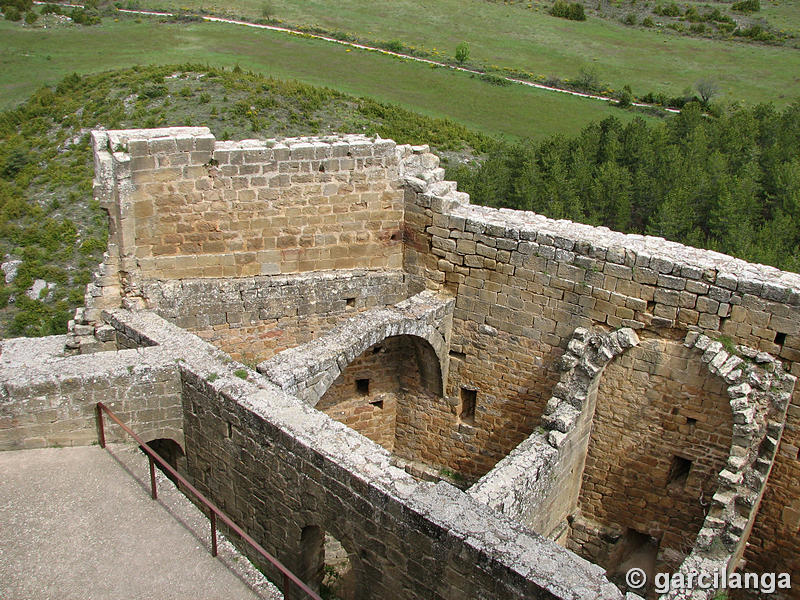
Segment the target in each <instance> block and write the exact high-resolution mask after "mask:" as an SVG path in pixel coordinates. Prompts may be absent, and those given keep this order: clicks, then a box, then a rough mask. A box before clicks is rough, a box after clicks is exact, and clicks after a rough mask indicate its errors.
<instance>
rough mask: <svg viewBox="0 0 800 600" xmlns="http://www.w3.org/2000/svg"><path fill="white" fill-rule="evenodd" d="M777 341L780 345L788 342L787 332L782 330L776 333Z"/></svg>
mask: <svg viewBox="0 0 800 600" xmlns="http://www.w3.org/2000/svg"><path fill="white" fill-rule="evenodd" d="M775 343H776V344H778V345H779V346H783V345H784V344H785V343H786V334H785V333H781V332H780V331H779V332H778V333H776V334H775Z"/></svg>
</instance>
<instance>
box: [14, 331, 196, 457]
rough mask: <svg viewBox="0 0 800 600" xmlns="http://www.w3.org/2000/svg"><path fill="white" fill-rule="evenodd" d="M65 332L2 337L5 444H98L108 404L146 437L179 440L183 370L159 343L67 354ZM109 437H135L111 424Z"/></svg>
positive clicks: (18, 447)
mask: <svg viewBox="0 0 800 600" xmlns="http://www.w3.org/2000/svg"><path fill="white" fill-rule="evenodd" d="M65 340H66V336H53V337H46V338H33V339H26V338H18V339H11V340H4V341H2V342H0V450H22V449H28V448H43V447H48V446H86V445H89V444H93V443H97V440H98V430H97V420H96V419H97V415H96V408H95V406H96V404H97V402H103V403H104V404H106V405H107V406H108V407H109V408H110V409H111V410H113V411H114V412H115V413H117V414H118V415H119V416H120V418H122V419H123V421H124V422H126V423H127V424H129V425H130V426H131V427H133V428H134V431H136V432H138V433H139V434H140V435H141V436H142V438H144V440H145V441H151V440H154V439H159V438H167V439H172V440H174V441H176V442H177V443H178V444H180V445H181V446H183V445H184V439H183V410H182V407H181V399H180V396H181V386H180V375H179V374H178V370H177V367H176V365H175V363H174V362H173V361H172V360H171V359H169V360H165V357H164V354H163V352H161V351H160V350H159V349H158V348H142V349H130V350H121V351H119V352H102V353H98V354H92V355H85V356H74V357H72V356H64V355H63V349H64V342H65ZM106 434H107V439H108V440H109V441H111V442H118V441H123V442H130V441H131V440H130V438H128V437H127V436H126V435H125V434H124V433H123V432H122V431H121V430H120V428H119V427H116V426H114V425H110V426H108V427H106Z"/></svg>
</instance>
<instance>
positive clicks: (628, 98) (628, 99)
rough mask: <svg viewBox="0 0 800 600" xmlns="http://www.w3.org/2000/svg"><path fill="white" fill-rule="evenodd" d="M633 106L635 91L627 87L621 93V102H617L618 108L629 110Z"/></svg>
mask: <svg viewBox="0 0 800 600" xmlns="http://www.w3.org/2000/svg"><path fill="white" fill-rule="evenodd" d="M631 104H633V91H632V90H631V86H629V85H626V86H625V87H623V88H622V91H621V92H620V93H619V101H618V102H617V106H619V107H620V108H627V107H629V106H630V105H631Z"/></svg>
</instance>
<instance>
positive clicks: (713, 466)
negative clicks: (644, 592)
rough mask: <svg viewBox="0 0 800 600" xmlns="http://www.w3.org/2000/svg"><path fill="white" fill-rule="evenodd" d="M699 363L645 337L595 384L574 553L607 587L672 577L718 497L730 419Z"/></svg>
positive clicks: (722, 394) (722, 392) (688, 353)
mask: <svg viewBox="0 0 800 600" xmlns="http://www.w3.org/2000/svg"><path fill="white" fill-rule="evenodd" d="M701 356H702V354H698V352H697V351H696V350H694V349H692V348H687V347H685V346H684V345H683V344H682V343H681V341H675V340H669V339H664V338H660V337H650V338H647V339H643V340H641V342H640V344H639V345H638V346H637V347H635V348H630V349H628V350H627V351H626V352H625V353H624V354H622V355H619V356H617V357H616V358H615V359H614V360H612V361H609V363H608V364H607V365H606V366H605V367H604V369H603V372H602V374H600V375H599V376H598V385H597V391H596V396H595V399H594V405H595V406H594V411H593V416H592V431H591V435H590V437H589V443H588V446H587V450H586V461H585V467H584V470H583V473H582V475H581V492H580V495H579V500H578V507H579V512H578V513H577V515H576V519H575V521H574V522H573V530H572V532H573V535H572V539H571V543H572V544H573V548H574V549H575V550H577V551H581V553H582V554H584V557H585V558H589V559H590V560H593V561H594V562H597V563H598V564H600V565H602V566H603V567H605V568H606V569H607V570H608V571H609V575H611V576H612V577H613V576H615V575H618V574H619V573H617V572H615V570H617V571H621V572H622V575H624V572H625V571H627V570H628V569H629V568H631V567H634V566H635V567H639V568H644V569H645V570H646V571H648V575H649V576H652V575H653V574H654V573H655V572H666V571H674V570H675V569H677V568H678V566H679V565H680V564H681V562H682V561H683V559H684V558H685V557H686V556H687V555H688V554H689V552H691V549H692V547H693V545H694V541H695V538H696V537H697V534H698V533H699V531H700V529H701V527H702V525H703V522H704V520H705V517H706V512H707V510H708V507H709V504H710V501H711V498H712V497H713V495H714V494H715V493H716V491H717V486H718V484H717V478H718V475H719V473H720V472H721V471H722V470H723V469H724V468H725V465H726V463H727V460H728V456H729V455H730V448H731V441H732V437H733V416H732V413H731V411H730V408H729V406H728V396H727V393H726V387H727V386H726V384H725V381H724V380H723V379H722V378H720V377H718V376H717V375H715V374H713V373H711V372H710V371H709V370H708V368H707V365H706V364H705V363H703V362H702V360H701ZM586 548H591V550H588V551H587V550H586ZM631 561H633V562H631Z"/></svg>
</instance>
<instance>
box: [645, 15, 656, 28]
mask: <svg viewBox="0 0 800 600" xmlns="http://www.w3.org/2000/svg"><path fill="white" fill-rule="evenodd" d="M655 26H656V24H655V21H653V19H651V18H650V17H645V18H644V19H642V27H655Z"/></svg>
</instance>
